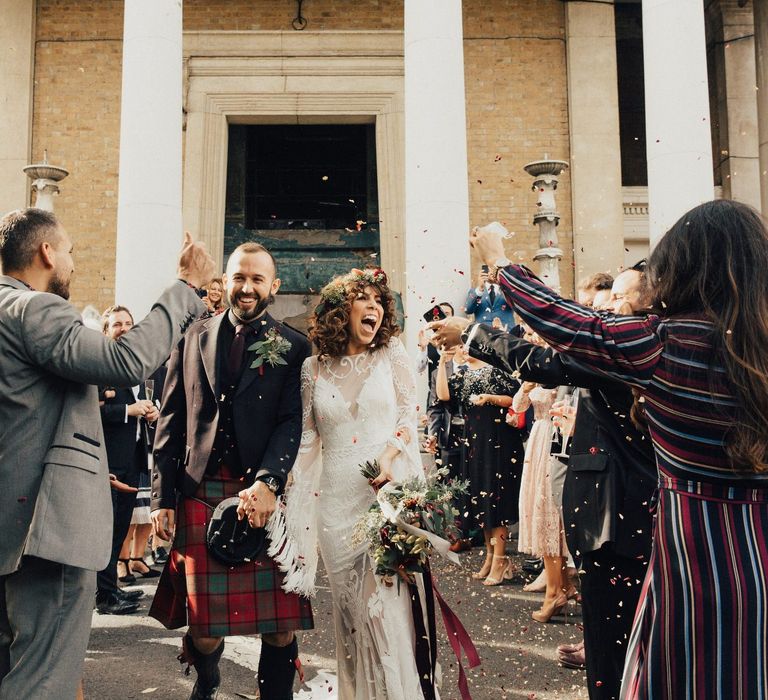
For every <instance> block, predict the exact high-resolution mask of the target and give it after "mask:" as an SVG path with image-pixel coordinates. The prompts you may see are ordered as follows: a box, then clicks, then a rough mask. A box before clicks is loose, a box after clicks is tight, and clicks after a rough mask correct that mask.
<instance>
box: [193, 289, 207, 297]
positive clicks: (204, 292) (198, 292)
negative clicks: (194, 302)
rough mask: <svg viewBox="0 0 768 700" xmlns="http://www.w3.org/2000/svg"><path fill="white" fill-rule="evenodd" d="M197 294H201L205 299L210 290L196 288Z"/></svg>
mask: <svg viewBox="0 0 768 700" xmlns="http://www.w3.org/2000/svg"><path fill="white" fill-rule="evenodd" d="M195 291H196V292H197V296H199V297H200V298H201V299H205V297H207V296H208V290H207V289H196V290H195Z"/></svg>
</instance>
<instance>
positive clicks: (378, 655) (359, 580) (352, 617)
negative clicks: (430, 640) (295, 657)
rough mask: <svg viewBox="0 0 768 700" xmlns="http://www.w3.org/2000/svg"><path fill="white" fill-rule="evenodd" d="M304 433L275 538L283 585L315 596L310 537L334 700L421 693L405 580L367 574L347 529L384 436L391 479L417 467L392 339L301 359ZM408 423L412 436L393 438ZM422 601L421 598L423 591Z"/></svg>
mask: <svg viewBox="0 0 768 700" xmlns="http://www.w3.org/2000/svg"><path fill="white" fill-rule="evenodd" d="M301 390H302V400H303V421H304V425H303V434H302V439H301V447H300V449H299V457H298V459H297V462H296V464H295V465H294V468H293V472H292V473H293V476H294V483H293V486H292V487H291V488H290V490H289V492H288V495H287V507H286V522H287V533H286V534H287V538H286V537H283V538H282V539H280V538H279V537H278V538H274V537H273V548H274V549H277V550H280V551H279V552H278V553H277V557H276V559H277V560H278V562H279V563H281V565H282V566H283V568H284V570H286V572H287V576H286V584H285V586H284V587H285V588H286V589H287V590H291V591H295V592H298V593H301V594H303V595H312V594H313V593H314V586H315V572H316V568H317V544H319V547H320V552H321V554H322V557H323V563H324V565H325V569H326V572H327V574H328V579H329V581H330V585H331V594H332V597H333V618H334V623H335V627H336V659H337V662H338V691H339V700H383V699H384V698H386V699H387V700H417V699H419V698H423V694H422V691H421V686H420V683H419V674H418V671H417V669H416V662H415V660H414V625H413V617H412V613H411V602H410V597H409V595H408V587H407V586H401V587H400V590H399V592H398V586H397V583H396V582H395V584H394V585H393V586H387V585H385V584H384V582H383V581H382V578H381V577H379V576H375V575H374V567H373V565H372V561H371V559H370V557H369V555H368V545H367V543H365V542H364V543H362V544H357V545H356V544H354V543H353V541H352V534H353V530H354V527H355V524H356V523H357V521H358V519H359V518H360V516H362V515H363V514H364V513H365V512H366V511H367V510H368V508H369V507H370V505H371V504H372V503H373V502H374V500H375V494H374V491H373V489H372V488H371V486H370V485H369V484H368V482H367V480H366V479H365V477H363V475H362V474H361V473H360V465H361V464H362V463H363V462H365V461H367V460H373V459H375V458H376V457H378V456H379V455H380V454H381V453H382V452H383V451H384V449H385V448H386V446H387V444H391V445H395V446H397V447H398V448H399V449H400V450H401V453H400V456H399V457H398V458H397V459H395V461H394V463H393V476H394V478H395V480H399V479H402V478H404V477H408V476H412V475H415V474H423V469H422V467H421V459H420V456H419V449H418V429H417V406H416V392H415V382H414V378H413V374H412V372H411V369H410V361H409V358H408V355H407V354H406V352H405V349H404V348H403V346H402V344H401V342H400V341H399V340H397V339H392V340H391V341H390V343H389V344H388V345H387V346H385V347H382V348H379V349H377V350H372V351H368V352H366V353H363V354H361V355H354V356H349V357H341V358H334V359H323V360H318V358H317V357H310V358H308V359H307V360H306V361H305V363H304V366H303V367H302V373H301ZM403 429H406V430H407V432H408V433H409V435H410V441H409V442H408V443H407V444H406V442H405V441H404V440H403V439H402V437H397V433H398V432H400V433H401V436H402V434H403V433H402V430H403ZM422 600H423V597H422Z"/></svg>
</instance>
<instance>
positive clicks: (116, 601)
mask: <svg viewBox="0 0 768 700" xmlns="http://www.w3.org/2000/svg"><path fill="white" fill-rule="evenodd" d="M138 609H139V604H138V603H131V602H130V601H128V600H124V599H123V598H118V597H117V596H110V597H109V598H108V599H107V600H104V601H102V602H100V603H98V602H97V603H96V612H98V613H99V615H130V614H131V613H135V612H136V611H137V610H138Z"/></svg>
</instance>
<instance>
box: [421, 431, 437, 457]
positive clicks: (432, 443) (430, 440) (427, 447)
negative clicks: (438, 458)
mask: <svg viewBox="0 0 768 700" xmlns="http://www.w3.org/2000/svg"><path fill="white" fill-rule="evenodd" d="M424 451H425V452H428V453H429V454H431V455H434V454H437V438H436V437H435V436H434V435H428V436H427V439H426V440H424Z"/></svg>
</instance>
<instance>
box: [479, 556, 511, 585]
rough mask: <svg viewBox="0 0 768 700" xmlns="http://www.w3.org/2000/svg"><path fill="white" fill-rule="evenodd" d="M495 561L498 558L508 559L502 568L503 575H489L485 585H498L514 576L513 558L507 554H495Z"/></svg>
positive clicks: (484, 582)
mask: <svg viewBox="0 0 768 700" xmlns="http://www.w3.org/2000/svg"><path fill="white" fill-rule="evenodd" d="M493 559H494V561H496V560H497V559H506V560H507V564H506V566H505V567H504V568H503V569H502V572H501V577H500V578H494V577H493V576H487V577H486V579H485V581H483V585H484V586H498V585H499V584H500V583H501V582H502V581H503V580H504V579H510V578H512V576H514V573H515V567H514V566H513V565H512V560H511V559H510V558H509V557H507V556H498V555H496V554H494V555H493Z"/></svg>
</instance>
